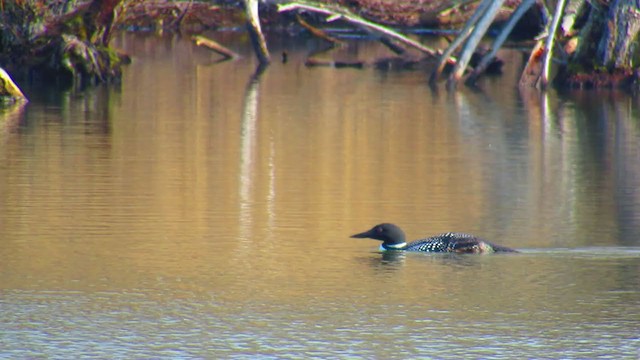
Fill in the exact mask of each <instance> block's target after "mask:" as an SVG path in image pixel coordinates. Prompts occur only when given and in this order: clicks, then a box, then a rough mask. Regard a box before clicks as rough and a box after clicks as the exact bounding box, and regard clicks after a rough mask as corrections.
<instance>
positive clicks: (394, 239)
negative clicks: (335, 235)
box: [351, 223, 518, 254]
mask: <svg viewBox="0 0 640 360" xmlns="http://www.w3.org/2000/svg"><path fill="white" fill-rule="evenodd" d="M351 237H352V238H370V239H376V240H381V241H382V244H381V245H380V251H386V250H404V251H424V252H437V253H460V254H465V253H466V254H482V253H493V252H518V251H517V250H514V249H511V248H508V247H505V246H500V245H495V244H492V243H490V242H488V241H486V240H484V239H481V238H479V237H476V236H473V235H469V234H462V233H445V234H440V235H435V236H431V237H428V238H424V239H420V240H416V241H412V242H410V243H407V242H406V240H405V236H404V231H402V229H400V227H399V226H397V225H394V224H389V223H384V224H378V225H376V226H374V227H372V228H371V229H370V230H368V231H365V232H362V233H359V234H355V235H351Z"/></svg>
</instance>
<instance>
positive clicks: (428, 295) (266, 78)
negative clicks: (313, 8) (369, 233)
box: [0, 35, 640, 359]
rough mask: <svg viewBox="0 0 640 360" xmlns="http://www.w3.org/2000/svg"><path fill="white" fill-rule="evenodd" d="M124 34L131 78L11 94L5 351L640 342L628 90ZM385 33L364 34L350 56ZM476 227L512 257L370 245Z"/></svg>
mask: <svg viewBox="0 0 640 360" xmlns="http://www.w3.org/2000/svg"><path fill="white" fill-rule="evenodd" d="M220 40H223V41H225V43H227V44H235V45H234V46H235V47H234V49H235V50H238V51H240V52H242V53H244V54H245V55H246V56H245V58H243V59H241V60H239V61H237V62H228V63H216V62H215V60H216V59H217V58H216V57H215V55H212V54H211V53H208V52H207V51H206V50H203V49H199V48H195V47H194V46H193V45H192V44H191V43H190V42H189V41H188V40H181V39H179V38H168V37H167V38H157V37H154V36H141V35H136V36H132V35H122V36H121V38H119V39H118V43H119V44H120V45H121V46H122V47H123V48H124V49H125V50H126V51H128V52H129V53H131V54H132V55H133V56H134V63H133V64H132V65H131V66H130V67H128V68H127V69H126V70H125V71H126V72H125V77H124V79H123V82H122V84H121V85H120V86H113V87H109V88H107V87H99V88H95V89H87V90H85V91H76V92H62V93H60V92H57V91H53V90H51V91H47V89H31V88H28V87H27V89H26V92H27V95H28V96H29V97H30V98H31V100H32V101H31V102H30V103H29V105H27V106H26V107H25V108H20V109H9V110H4V111H3V112H0V127H1V129H2V131H0V244H1V245H2V246H0V309H1V311H0V334H1V335H0V357H2V358H12V359H14V358H15V359H31V358H77V357H81V358H160V357H163V358H256V357H261V358H274V359H276V358H277V359H281V358H385V359H386V358H389V359H392V358H398V359H400V358H403V359H404V358H449V359H459V358H498V359H499V358H505V359H513V358H579V359H585V358H610V359H636V358H638V357H639V356H640V350H639V349H640V337H639V336H638V329H639V328H640V230H639V229H640V192H639V190H638V189H639V188H640V160H639V159H640V123H639V121H638V116H637V113H638V102H637V99H636V98H635V97H632V96H628V95H626V94H618V93H614V94H611V93H594V92H591V93H570V94H557V93H553V92H552V93H550V94H549V95H548V96H547V97H541V96H540V95H539V94H538V93H531V94H528V93H520V92H518V91H517V89H515V88H512V86H511V85H510V84H514V83H515V80H514V77H515V76H517V73H518V72H519V61H520V60H521V59H520V55H519V54H517V53H515V52H505V53H504V54H503V56H505V57H506V58H507V59H509V61H510V62H509V65H508V66H507V68H506V69H505V74H504V75H503V76H501V77H498V78H489V79H485V80H484V81H483V82H482V84H481V88H482V90H481V91H472V90H469V89H466V88H463V89H460V91H458V92H455V93H447V92H445V91H441V92H440V91H434V90H433V89H430V88H429V87H428V86H427V85H426V79H425V74H424V73H422V72H417V71H414V72H394V71H391V72H382V71H378V70H374V69H371V68H367V69H364V70H355V69H341V70H335V69H329V68H307V67H305V66H304V65H303V63H302V61H303V60H304V57H305V56H306V51H308V50H307V49H309V48H311V47H313V44H308V43H302V42H296V41H293V40H290V39H289V40H288V39H279V38H273V39H270V43H272V44H273V50H274V51H275V52H280V51H282V50H285V51H287V52H288V53H289V59H290V61H289V62H288V63H286V64H280V63H274V64H273V65H272V66H270V68H269V69H267V71H265V72H264V73H263V74H261V75H260V76H257V77H255V76H253V71H254V67H255V64H254V60H253V58H252V57H251V54H250V53H249V52H248V48H247V46H248V44H247V43H246V42H244V40H243V39H220ZM381 52H383V50H381V49H380V48H379V47H378V46H377V45H376V44H360V45H358V46H354V47H351V48H349V49H347V50H345V51H343V52H342V53H341V54H339V56H349V57H358V58H362V59H368V58H371V57H372V56H373V54H378V53H381ZM382 221H390V222H395V223H397V224H398V225H400V226H402V227H403V228H404V229H405V231H406V232H407V235H408V237H409V238H412V239H413V238H419V237H422V236H425V235H431V234H436V233H439V232H444V231H465V232H471V233H474V234H478V235H481V236H483V237H486V238H488V239H491V240H492V241H494V242H496V243H499V244H504V245H507V246H510V247H515V248H518V249H520V250H521V251H522V253H521V254H507V255H492V256H442V255H425V254H399V255H391V254H385V255H382V254H379V253H377V252H375V249H377V246H378V243H377V242H376V241H374V240H362V239H351V238H349V235H351V234H353V233H356V232H360V231H364V230H366V229H368V228H369V227H370V226H372V225H374V224H375V223H378V222H382Z"/></svg>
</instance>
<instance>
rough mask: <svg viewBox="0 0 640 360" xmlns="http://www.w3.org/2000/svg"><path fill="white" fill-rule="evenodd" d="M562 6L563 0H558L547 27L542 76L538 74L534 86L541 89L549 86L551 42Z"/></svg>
mask: <svg viewBox="0 0 640 360" xmlns="http://www.w3.org/2000/svg"><path fill="white" fill-rule="evenodd" d="M564 4H565V0H559V1H558V3H557V4H556V11H555V13H554V14H553V19H552V20H551V26H550V27H549V32H548V34H547V41H546V42H545V44H544V57H543V65H542V74H540V81H539V83H538V84H536V86H539V87H540V88H542V89H546V88H547V85H548V84H549V68H550V67H551V58H552V56H553V42H554V40H555V38H556V36H555V34H556V30H557V29H558V24H560V18H561V17H562V10H564Z"/></svg>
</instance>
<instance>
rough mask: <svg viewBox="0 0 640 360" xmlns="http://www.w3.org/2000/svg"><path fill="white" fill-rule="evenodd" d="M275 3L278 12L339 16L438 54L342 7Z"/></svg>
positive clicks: (425, 51) (427, 51)
mask: <svg viewBox="0 0 640 360" xmlns="http://www.w3.org/2000/svg"><path fill="white" fill-rule="evenodd" d="M277 5H278V12H287V11H293V10H307V11H313V12H317V13H320V14H325V15H329V16H331V17H339V18H340V19H342V20H344V21H346V22H348V23H350V24H353V25H356V26H358V27H360V28H364V29H365V30H366V31H372V32H374V33H376V34H378V35H379V36H382V37H387V38H391V39H395V40H397V41H399V42H401V43H403V44H405V45H407V46H409V47H412V48H414V49H417V50H418V51H420V52H422V53H424V54H426V55H428V56H433V57H435V56H437V55H438V52H437V51H436V50H433V49H431V48H430V47H428V46H425V45H423V44H421V43H419V42H417V41H415V40H412V39H410V38H408V37H407V36H404V35H402V34H400V33H399V32H397V31H394V30H391V29H389V28H388V27H386V26H382V25H378V24H376V23H373V22H371V21H368V20H365V19H363V18H362V17H360V16H358V15H356V14H354V13H352V12H351V11H349V10H346V9H344V8H340V7H337V6H332V5H327V4H322V3H314V2H310V1H295V2H284V3H279V4H277Z"/></svg>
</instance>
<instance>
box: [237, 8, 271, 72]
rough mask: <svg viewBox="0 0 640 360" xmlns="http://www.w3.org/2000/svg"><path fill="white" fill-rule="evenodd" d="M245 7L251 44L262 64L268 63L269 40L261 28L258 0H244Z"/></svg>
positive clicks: (269, 59) (269, 60)
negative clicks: (265, 37)
mask: <svg viewBox="0 0 640 360" xmlns="http://www.w3.org/2000/svg"><path fill="white" fill-rule="evenodd" d="M243 2H244V8H245V12H246V14H247V30H248V31H249V37H250V38H251V44H252V45H253V48H254V50H255V52H256V57H257V58H258V61H259V62H260V65H263V66H264V65H267V64H269V62H271V57H270V56H269V49H267V42H266V40H265V39H264V35H263V34H262V29H261V28H260V15H259V13H258V0H244V1H243Z"/></svg>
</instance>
